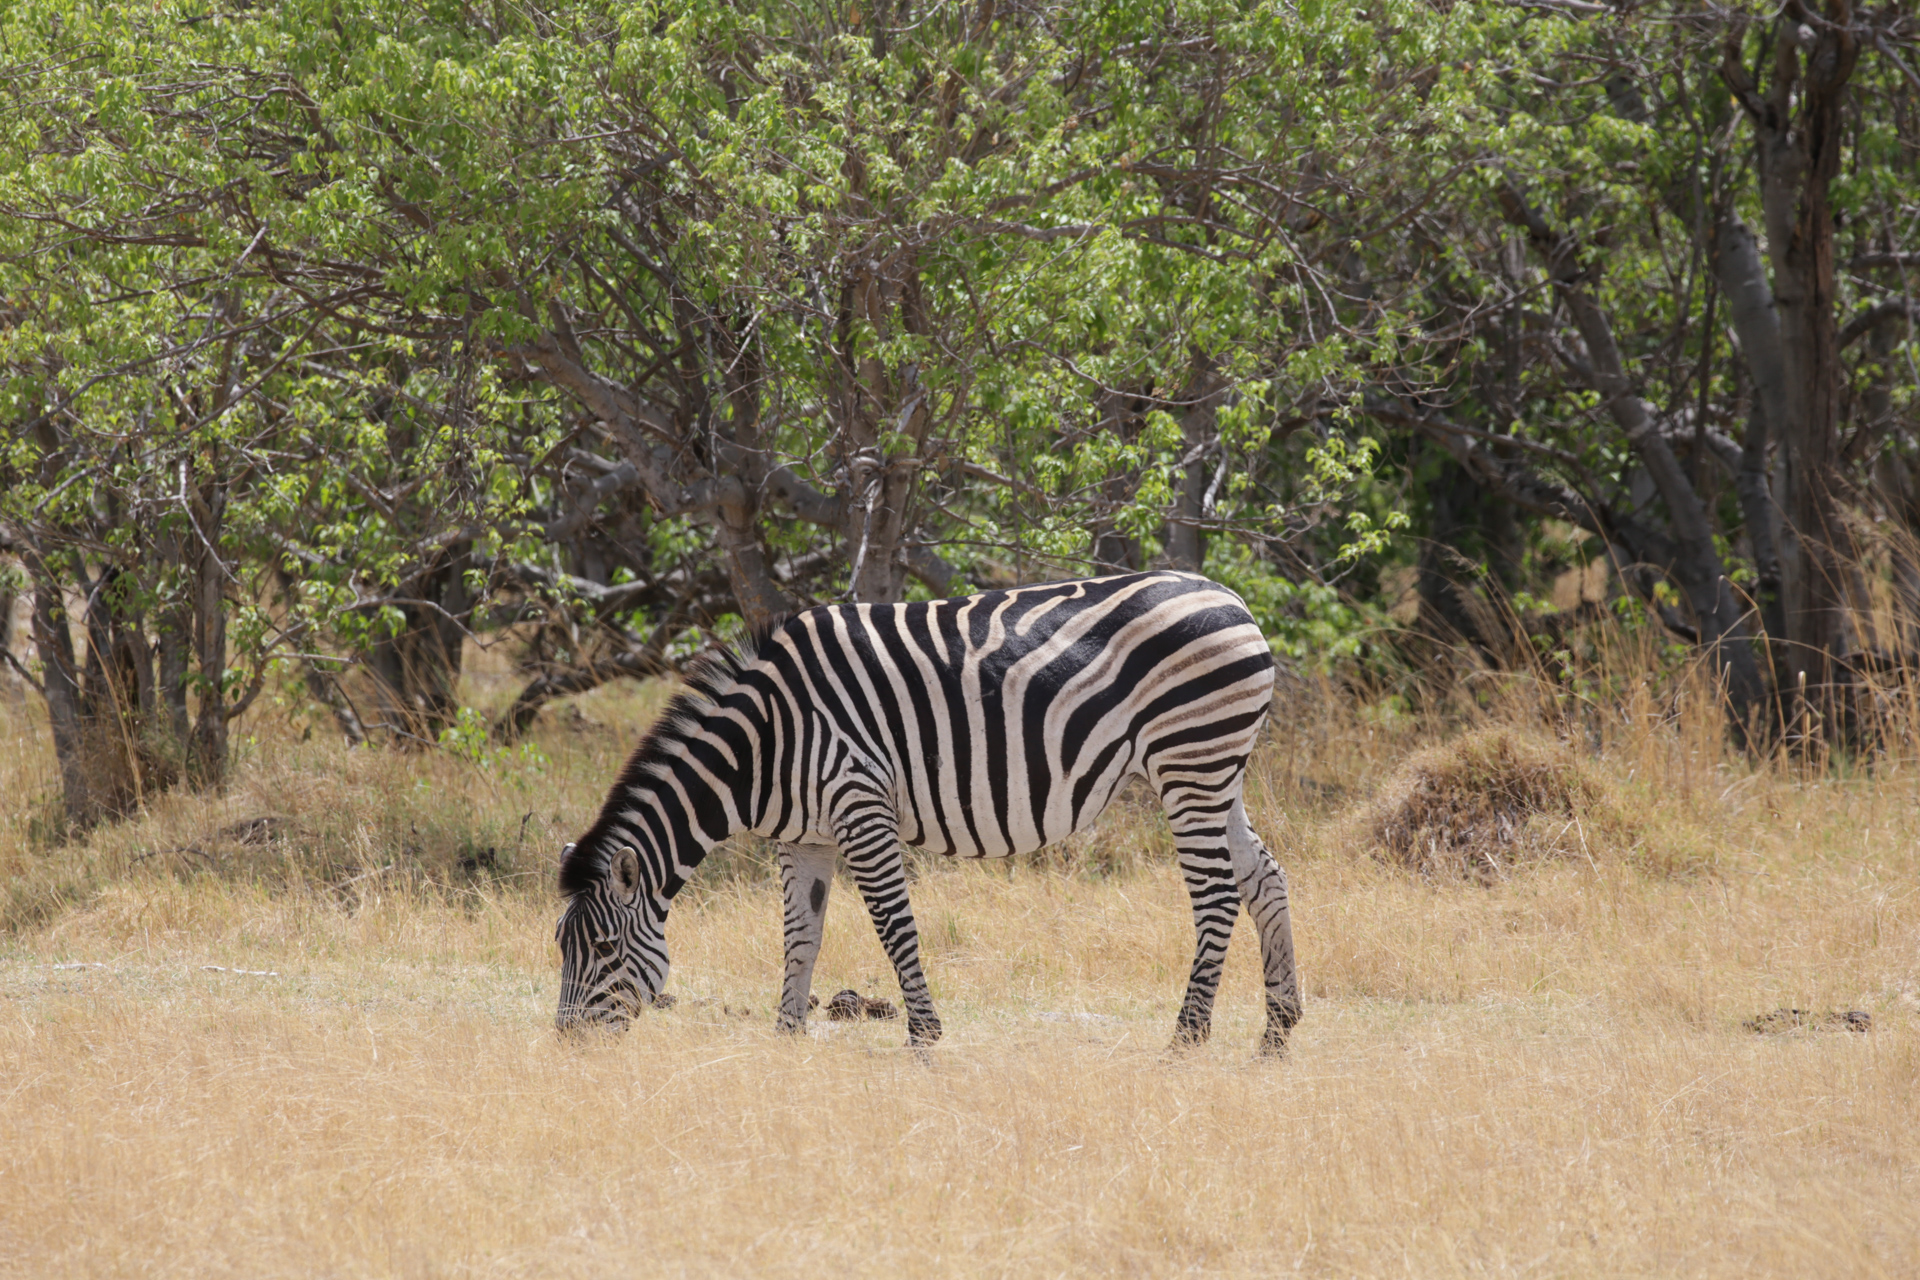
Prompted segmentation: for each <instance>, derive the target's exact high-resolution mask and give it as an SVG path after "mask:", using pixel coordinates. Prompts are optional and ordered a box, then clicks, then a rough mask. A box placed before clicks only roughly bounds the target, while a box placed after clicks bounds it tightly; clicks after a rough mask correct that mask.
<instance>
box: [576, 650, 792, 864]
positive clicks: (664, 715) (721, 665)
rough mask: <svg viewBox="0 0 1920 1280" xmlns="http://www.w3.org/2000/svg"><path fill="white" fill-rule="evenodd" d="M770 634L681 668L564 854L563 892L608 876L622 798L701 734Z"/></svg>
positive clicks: (711, 651) (656, 773)
mask: <svg viewBox="0 0 1920 1280" xmlns="http://www.w3.org/2000/svg"><path fill="white" fill-rule="evenodd" d="M775 626H778V624H777V623H776V624H775ZM768 634H769V632H768V631H758V632H755V634H754V635H753V637H752V639H751V640H750V642H749V643H750V644H751V645H752V648H751V649H748V648H746V647H745V646H743V645H740V644H737V643H732V644H721V645H717V646H715V647H714V648H712V649H709V650H708V651H707V652H705V653H703V654H701V655H700V656H699V657H697V658H695V659H694V660H693V661H691V662H689V663H688V664H687V665H686V667H685V668H684V669H683V670H682V671H681V675H680V678H681V680H682V682H683V683H684V684H685V685H686V688H685V689H684V690H683V691H682V692H680V693H678V694H676V695H675V696H674V699H673V701H671V702H669V703H668V704H667V706H666V709H665V710H664V711H662V712H661V713H660V716H659V718H658V719H656V720H655V721H654V722H653V727H652V728H650V729H648V730H647V736H646V737H644V738H642V739H640V745H639V746H637V747H635V748H634V749H633V754H632V755H630V756H628V757H627V763H626V764H625V765H624V766H622V767H621V770H620V776H619V777H617V778H615V779H614V782H613V787H612V788H611V789H610V790H609V791H608V792H607V799H606V803H605V804H603V805H602V806H601V808H600V816H599V817H598V818H596V819H595V820H594V824H593V826H591V827H590V828H588V829H587V833H586V834H585V835H583V836H581V837H580V839H579V842H578V843H576V844H571V845H568V846H567V849H566V852H565V853H563V854H561V855H560V892H561V893H562V894H563V895H565V896H567V897H572V896H573V895H575V894H577V893H582V892H584V891H586V890H587V889H590V888H592V887H593V886H594V885H596V884H598V883H600V881H601V880H602V879H603V878H604V877H605V876H606V874H607V865H608V863H609V861H610V859H611V856H612V853H613V850H612V848H611V847H609V842H608V840H607V838H606V837H607V835H608V833H609V830H610V829H611V828H612V826H613V825H614V823H615V821H616V818H615V814H616V813H617V811H618V810H619V808H620V807H621V804H620V802H621V800H622V798H623V797H624V796H625V795H626V793H627V792H628V791H629V790H630V789H631V788H633V787H636V786H640V785H641V784H643V783H644V782H645V781H646V780H647V779H649V778H652V777H657V776H659V771H660V770H661V769H662V768H664V767H666V766H667V765H668V764H669V762H671V761H672V759H673V758H674V755H675V751H674V748H675V747H676V746H678V745H679V744H680V743H682V742H685V741H686V740H687V738H688V737H690V736H691V735H693V734H694V733H696V732H697V731H698V730H699V728H700V723H701V721H702V720H704V719H705V718H706V716H707V714H708V713H709V712H711V711H713V710H714V708H715V707H716V706H717V705H718V703H719V701H720V699H721V698H723V697H725V696H726V695H727V693H728V692H730V691H731V690H732V689H733V686H734V684H735V683H736V682H737V681H738V680H739V678H740V673H741V671H742V670H744V669H745V667H746V663H747V658H746V657H745V656H744V655H745V654H747V653H751V652H758V650H759V649H760V646H761V645H762V644H763V643H765V639H766V636H767V635H768Z"/></svg>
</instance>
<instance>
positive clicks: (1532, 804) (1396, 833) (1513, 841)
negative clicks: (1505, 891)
mask: <svg viewBox="0 0 1920 1280" xmlns="http://www.w3.org/2000/svg"><path fill="white" fill-rule="evenodd" d="M1343 825H1344V827H1345V834H1346V837H1347V839H1346V840H1345V841H1343V843H1347V844H1350V845H1359V846H1362V847H1364V848H1366V849H1368V850H1369V851H1370V852H1371V853H1372V854H1373V856H1375V857H1377V858H1380V859H1382V860H1383V861H1386V862H1389V863H1392V864H1394V865H1396V866H1402V867H1406V868H1407V869H1409V870H1412V871H1417V872H1419V873H1420V874H1421V875H1425V876H1432V877H1437V878H1448V879H1451V878H1464V879H1468V880H1474V881H1478V882H1480V883H1492V882H1494V881H1496V880H1501V879H1504V878H1505V877H1506V875H1507V873H1508V871H1509V870H1510V869H1511V868H1513V867H1515V866H1517V865H1519V864H1522V863H1526V862H1535V861H1540V860H1542V859H1548V858H1571V859H1576V860H1578V859H1583V858H1584V859H1586V860H1587V861H1590V862H1595V863H1596V864H1597V861H1598V859H1600V858H1601V857H1603V856H1608V857H1611V856H1617V855H1619V854H1620V853H1623V852H1629V851H1631V850H1632V849H1633V847H1634V846H1635V844H1636V843H1637V840H1638V832H1637V829H1636V827H1635V824H1633V823H1632V822H1631V821H1629V820H1628V819H1627V818H1626V816H1625V815H1624V812H1623V811H1622V809H1621V806H1620V804H1619V803H1618V802H1617V800H1616V799H1615V798H1614V796H1613V793H1612V790H1611V788H1610V787H1609V786H1608V784H1607V783H1606V782H1605V781H1604V780H1603V779H1601V778H1600V777H1599V776H1598V775H1596V774H1595V773H1594V772H1593V771H1592V770H1591V769H1590V768H1589V767H1588V766H1587V765H1586V763H1585V762H1584V761H1582V760H1581V759H1580V758H1579V757H1578V756H1576V755H1575V754H1574V753H1573V752H1572V751H1571V750H1569V749H1568V748H1567V747H1566V746H1564V745H1562V744H1561V743H1558V742H1555V741H1553V740H1551V739H1548V738H1540V737H1534V736H1531V735H1527V734H1522V733H1518V732H1515V731H1514V730H1511V729H1502V728H1496V729H1481V730H1476V731H1475V732H1473V733H1470V734H1467V735H1466V736H1464V737H1462V738H1458V739H1456V740H1454V741H1453V742H1449V743H1446V744H1444V745H1441V746H1437V747H1430V748H1428V749H1427V750H1425V751H1422V752H1420V753H1419V754H1417V755H1415V756H1413V757H1411V758H1410V759H1408V760H1407V761H1406V762H1405V763H1404V764H1402V765H1401V766H1400V768H1399V769H1397V770H1395V771H1394V773H1393V775H1392V776H1391V777H1390V778H1388V779H1387V781H1386V783H1385V784H1384V785H1383V786H1382V787H1381V788H1380V790H1379V792H1378V793H1377V794H1375V795H1374V797H1373V798H1372V799H1370V800H1368V801H1366V802H1364V803H1363V804H1362V805H1361V806H1360V807H1359V808H1358V809H1357V810H1356V811H1355V812H1354V814H1353V815H1352V816H1351V817H1350V818H1348V819H1347V821H1346V822H1345V823H1344V824H1343Z"/></svg>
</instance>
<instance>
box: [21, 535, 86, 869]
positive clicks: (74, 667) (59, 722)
mask: <svg viewBox="0 0 1920 1280" xmlns="http://www.w3.org/2000/svg"><path fill="white" fill-rule="evenodd" d="M24 559H25V561H26V566H27V573H28V574H29V575H30V576H31V577H32V578H33V622H32V626H33V644H34V648H35V649H37V650H38V651H39V654H40V664H41V666H42V668H43V669H44V670H43V674H42V676H41V679H40V688H41V692H42V693H43V694H44V696H45V697H46V700H47V720H48V722H49V725H50V726H51V728H52V730H53V754H54V760H55V762H56V763H57V765H58V766H59V769H60V799H61V805H62V808H63V810H64V812H65V815H66V820H67V825H68V827H69V828H71V829H73V830H76V831H85V830H86V829H87V828H89V827H91V826H93V825H94V824H95V823H96V822H98V821H99V820H100V817H101V815H100V812H99V809H98V806H97V805H96V803H95V800H94V796H93V790H92V787H91V786H90V785H89V774H90V772H91V771H90V770H89V769H88V767H87V766H88V762H87V760H86V732H85V726H84V723H83V716H82V713H81V689H80V670H79V666H78V663H77V661H76V657H75V654H74V651H73V633H72V632H71V631H70V630H69V629H68V625H67V624H68V619H67V606H66V600H65V598H64V595H65V593H64V592H63V591H62V589H61V582H60V580H59V579H58V578H57V577H56V576H55V575H54V574H53V572H52V570H51V568H50V567H49V566H48V565H47V563H46V561H45V559H43V558H42V556H41V554H40V551H39V549H38V548H37V547H36V548H33V549H30V550H28V551H27V552H26V554H25V556H24Z"/></svg>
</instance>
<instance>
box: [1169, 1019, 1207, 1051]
mask: <svg viewBox="0 0 1920 1280" xmlns="http://www.w3.org/2000/svg"><path fill="white" fill-rule="evenodd" d="M1212 1034H1213V1026H1212V1024H1210V1023H1205V1022H1182V1023H1180V1024H1179V1025H1177V1026H1175V1027H1174V1029H1173V1042H1172V1043H1171V1044H1169V1045H1168V1046H1167V1052H1169V1053H1185V1052H1186V1051H1187V1050H1189V1049H1198V1048H1199V1047H1200V1046H1201V1045H1204V1044H1205V1043H1206V1042H1207V1037H1209V1036H1211V1035H1212Z"/></svg>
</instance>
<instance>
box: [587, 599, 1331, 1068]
mask: <svg viewBox="0 0 1920 1280" xmlns="http://www.w3.org/2000/svg"><path fill="white" fill-rule="evenodd" d="M692 683H693V686H694V687H693V690H692V691H691V692H689V693H687V694H685V695H683V696H682V697H681V698H679V699H678V700H676V702H675V703H674V704H673V705H672V706H671V707H670V708H669V709H668V711H667V713H666V714H665V715H664V716H663V717H662V719H661V721H660V723H659V724H658V725H657V726H656V727H655V728H654V730H653V732H652V733H650V734H649V735H648V737H647V739H646V741H645V742H643V743H642V744H641V746H640V748H639V750H638V751H636V752H635V753H634V755H633V758H632V759H631V760H629V761H628V763H627V766H626V768H625V769H624V770H623V771H622V773H621V776H620V778H619V780H618V781H617V782H616V783H615V784H614V787H613V790H612V792H611V794H610V795H609V796H608V798H607V802H606V805H605V807H604V808H603V809H602V810H601V813H600V817H599V819H598V821H596V822H595V823H594V825H593V827H592V828H591V829H590V830H589V831H588V832H587V833H586V834H585V835H584V836H582V837H581V838H580V840H579V842H578V843H577V844H573V845H569V846H568V847H567V849H566V851H565V853H564V855H563V856H562V859H561V867H560V887H561V890H562V891H563V892H564V893H566V894H567V895H568V903H567V908H566V911H565V914H564V915H563V916H562V917H561V920H560V927H559V942H560V950H561V959H562V971H561V993H560V1012H559V1025H560V1026H561V1027H562V1028H563V1029H564V1028H567V1027H570V1026H572V1025H574V1024H576V1023H579V1022H583V1021H599V1022H607V1023H611V1024H614V1025H620V1026H623V1025H625V1022H626V1020H627V1019H628V1017H629V1016H630V1015H631V1013H632V1012H633V1010H634V1009H636V1008H637V1007H639V1006H641V1005H644V1004H647V1003H650V1002H651V1001H652V999H653V998H654V997H655V996H656V995H657V994H658V993H659V991H660V989H661V987H662V985H663V984H664V983H665V981H666V976H667V953H666V944H665V930H666V918H667V907H668V904H669V903H670V902H671V901H672V899H673V896H674V894H676V893H677V892H678V891H679V890H680V887H681V886H682V885H683V884H685V883H686V880H687V877H688V876H690V875H691V874H692V873H693V870H694V868H695V867H696V866H698V865H699V863H700V860H701V859H702V858H704V857H705V856H706V855H707V853H708V851H709V850H711V849H712V848H713V846H714V845H716V844H717V843H719V842H720V841H721V840H724V839H725V838H727V837H728V836H730V835H732V834H734V833H736V832H741V831H753V832H756V833H758V834H760V835H762V836H766V837H768V838H770V839H773V840H776V841H780V842H782V843H781V885H782V890H783V895H784V898H785V914H786V928H785V938H786V978H785V982H784V984H783V987H782V990H781V997H780V1016H779V1022H780V1025H781V1026H782V1027H783V1028H788V1029H798V1028H799V1027H801V1026H803V1025H804V1023H805V1020H806V1011H807V996H808V991H809V988H810V986H811V984H812V980H813V963H814V958H815V956H816V955H817V954H818V952H819V948H820V935H821V921H822V919H823V917H824V915H825V912H826V905H827V895H828V891H829V889H830V888H831V886H832V884H833V869H834V851H835V849H836V848H837V849H838V850H839V852H840V853H841V855H842V856H844V858H845V859H846V864H847V869H848V871H849V873H850V874H851V876H852V878H853V881H854V884H855V885H856V886H857V887H858V888H859V890H860V895H861V897H862V898H863V899H864V900H865V902H866V906H867V912H868V914H869V915H870V916H871V917H872V919H873V924H874V928H875V929H876V930H877V931H878V933H879V935H880V941H881V944H882V945H883V946H884V947H885V949H886V952H887V954H888V956H889V957H890V958H891V959H892V961H893V964H894V968H895V970H896V971H897V973H898V974H899V978H900V987H901V992H902V995H903V997H904V999H905V1002H906V1006H907V1016H908V1028H909V1035H910V1040H911V1042H912V1043H915V1044H926V1043H930V1042H932V1041H933V1040H935V1039H937V1038H938V1037H939V1035H940V1019H939V1018H938V1016H937V1015H936V1014H935V1013H934V1008H933V1001H932V999H931V998H930V996H929V995H928V992H927V982H926V977H925V975H924V974H923V973H922V972H921V968H920V945H919V935H918V933H917V932H916V930H915V927H914V920H913V910H912V907H911V905H910V904H909V902H908V899H907V881H906V875H905V870H904V867H903V864H902V859H901V846H902V845H903V844H905V845H913V846H916V847H918V848H921V849H926V850H930V851H933V852H937V853H945V854H951V855H954V856H958V857H974V858H980V857H1005V856H1007V855H1009V854H1014V853H1026V852H1031V851H1033V850H1035V849H1039V848H1041V847H1042V846H1044V845H1047V844H1049V843H1051V842H1053V841H1055V840H1059V839H1061V838H1062V837H1064V836H1066V835H1068V834H1069V833H1071V832H1074V831H1078V830H1082V829H1084V828H1085V827H1086V826H1088V825H1089V824H1090V823H1092V822H1093V820H1094V819H1095V818H1096V817H1098V816H1099V814H1100V811H1101V810H1102V809H1104V808H1105V807H1106V805H1107V803H1108V802H1109V801H1110V800H1112V798H1113V796H1114V795H1115V793H1116V792H1118V791H1119V789H1120V787H1121V786H1122V784H1124V783H1125V782H1126V781H1127V780H1128V779H1129V778H1132V777H1136V776H1138V777H1143V778H1145V779H1146V780H1147V782H1148V784H1149V785H1151V786H1152V787H1153V789H1154V790H1155V792H1156V793H1157V794H1158V795H1159V796H1160V799H1161V803H1162V804H1163V805H1164V806H1165V808H1166V812H1167V817H1168V821H1169V823H1170V825H1171V826H1172V829H1173V835H1174V841H1175V845H1176V847H1177V849H1178V853H1179V860H1180V870H1181V874H1182V876H1183V877H1184V879H1185V881H1186V885H1187V891H1188V893H1189V895H1190V896H1191V899H1192V903H1193V916H1194V926H1195V930H1196V934H1197V937H1196V942H1195V947H1194V957H1193V968H1192V971H1191V975H1190V977H1189V979H1188V983H1187V992H1186V998H1185V1000H1184V1002H1183V1003H1182V1005H1181V1009H1180V1015H1179V1020H1178V1024H1177V1028H1176V1033H1175V1035H1176V1040H1177V1041H1198V1040H1201V1039H1204V1038H1205V1037H1206V1034H1207V1029H1208V1024H1209V1020H1210V1017H1211V1013H1212V1009H1213V999H1214V993H1215V992H1216V990H1217V989H1218V987H1219V982H1220V966H1221V962H1222V961H1223V959H1224V958H1225V956H1226V950H1227V940H1228V938H1229V937H1230V935H1231V934H1232V931H1233V926H1234V921H1235V919H1236V917H1237V916H1238V915H1239V909H1240V904H1241V903H1242V902H1243V901H1244V902H1245V903H1246V904H1247V906H1248V909H1249V911H1250V913H1251V914H1252V916H1253V919H1254V923H1255V925H1256V926H1257V927H1258V929H1259V931H1260V948H1261V957H1262V962H1263V965H1264V969H1265V978H1266V999H1267V1029H1266V1033H1265V1035H1264V1037H1263V1039H1262V1042H1261V1044H1262V1048H1263V1049H1265V1050H1268V1051H1279V1050H1281V1049H1283V1048H1284V1047H1285V1044H1286V1037H1287V1032H1288V1030H1289V1029H1290V1028H1291V1027H1292V1026H1293V1024H1294V1023H1295V1022H1296V1021H1298V1019H1299V1016H1300V991H1299V984H1298V980H1297V977H1296V974H1295V970H1294V961H1293V935H1292V928H1291V925H1290V924H1289V920H1288V910H1287V880H1286V874H1285V873H1284V872H1283V871H1282V870H1281V869H1280V867H1279V865H1278V864H1277V863H1275V861H1274V859H1273V856H1272V855H1271V854H1270V853H1268V852H1267V850H1266V848H1265V846H1264V845H1262V844H1261V842H1260V838H1259V837H1258V836H1256V835H1255V834H1254V832H1253V829H1252V827H1251V826H1250V825H1249V824H1248V822H1247V814H1246V806H1245V804H1244V803H1243V800H1242V797H1241V786H1242V781H1243V779H1244V776H1245V773H1246V765H1247V758H1248V755H1249V754H1250V753H1251V751H1252V749H1253V744H1254V740H1255V737H1256V736H1257V734H1258V732H1259V729H1260V725H1261V723H1262V721H1263V720H1264V719H1265V717H1266V714H1267V707H1268V703H1269V700H1270V699H1271V697H1272V691H1273V658H1272V655H1271V654H1270V652H1269V651H1268V648H1267V642H1266V639H1265V637H1263V636H1262V635H1261V633H1260V629H1259V628H1258V627H1257V626H1255V625H1254V621H1253V618H1252V617H1251V616H1250V615H1249V614H1248V613H1247V610H1246V606H1245V605H1244V604H1242V603H1241V601H1240V599H1239V597H1237V596H1235V595H1234V594H1233V593H1232V592H1230V591H1228V590H1226V589H1225V588H1223V587H1221V586H1219V585H1217V584H1215V583H1213V582H1209V581H1208V580H1206V579H1205V578H1201V577H1197V576H1195V575H1192V574H1184V573H1174V572H1159V573H1139V574H1129V575H1126V576H1124V577H1113V578H1093V579H1088V580H1086V581H1080V582H1061V583H1051V584H1048V585H1045V586H1035V587H1021V588H1018V589H1015V590H1012V591H990V592H985V593H983V594H980V595H974V596H963V597H957V598H955V599H951V600H935V601H930V602H928V603H924V604H897V605H866V604H862V605H831V606H827V607H824V608H819V609H811V610H808V611H807V612H805V613H802V614H800V615H798V616H796V617H794V618H792V619H789V620H788V621H786V622H785V623H782V624H781V625H780V626H779V627H777V628H775V629H774V630H773V631H772V632H771V633H770V634H769V635H767V636H766V637H765V638H764V639H763V640H762V641H761V643H760V644H759V646H758V650H757V652H756V653H755V654H754V656H753V658H752V659H751V660H748V661H742V660H738V659H732V658H728V659H724V660H722V661H719V662H716V663H714V664H712V665H710V666H709V667H708V668H706V669H705V670H704V671H703V672H701V673H699V674H698V675H697V676H696V677H695V678H694V680H693V681H692Z"/></svg>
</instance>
